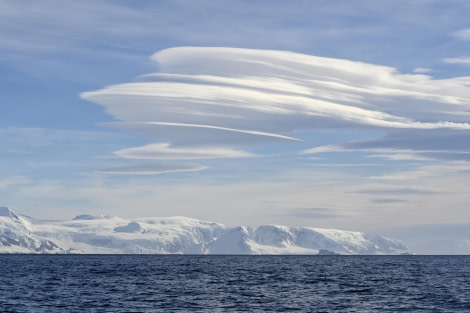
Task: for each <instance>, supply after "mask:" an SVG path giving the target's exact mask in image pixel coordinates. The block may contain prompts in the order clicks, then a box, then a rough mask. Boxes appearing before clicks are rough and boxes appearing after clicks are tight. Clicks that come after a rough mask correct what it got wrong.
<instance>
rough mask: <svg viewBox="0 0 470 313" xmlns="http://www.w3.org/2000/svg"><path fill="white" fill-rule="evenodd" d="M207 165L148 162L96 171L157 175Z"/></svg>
mask: <svg viewBox="0 0 470 313" xmlns="http://www.w3.org/2000/svg"><path fill="white" fill-rule="evenodd" d="M206 168H207V167H205V166H202V165H199V164H176V163H148V164H138V165H131V166H118V167H111V168H107V169H103V170H100V171H98V173H101V174H116V175H158V174H163V173H176V172H192V171H201V170H204V169H206Z"/></svg>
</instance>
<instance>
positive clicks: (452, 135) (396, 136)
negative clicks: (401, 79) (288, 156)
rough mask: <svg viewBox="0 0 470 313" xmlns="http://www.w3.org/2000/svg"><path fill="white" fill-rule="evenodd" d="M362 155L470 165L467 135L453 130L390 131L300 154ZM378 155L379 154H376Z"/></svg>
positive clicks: (466, 132)
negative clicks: (459, 162) (338, 153)
mask: <svg viewBox="0 0 470 313" xmlns="http://www.w3.org/2000/svg"><path fill="white" fill-rule="evenodd" d="M341 151H342V152H345V151H348V152H351V151H364V152H368V153H374V154H373V155H370V156H375V157H380V156H382V157H384V158H388V159H395V160H405V159H410V160H431V159H435V160H455V161H470V132H469V131H461V130H455V129H454V130H452V129H431V130H413V131H410V130H393V131H392V132H390V133H389V134H387V135H385V136H384V137H381V138H379V139H372V140H363V141H351V142H346V143H343V144H335V145H325V146H318V147H314V148H311V149H307V150H303V151H302V152H301V154H318V153H327V152H341ZM376 153H379V154H376Z"/></svg>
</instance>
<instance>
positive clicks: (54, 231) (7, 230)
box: [0, 207, 409, 254]
mask: <svg viewBox="0 0 470 313" xmlns="http://www.w3.org/2000/svg"><path fill="white" fill-rule="evenodd" d="M408 252H409V251H408V249H407V248H406V247H405V246H404V245H403V244H402V243H401V242H399V241H397V240H392V239H388V238H385V237H369V236H367V235H365V234H364V233H361V232H352V231H342V230H335V229H321V228H308V227H288V226H276V225H261V226H258V227H244V226H239V227H233V228H230V227H226V226H224V225H222V224H218V223H212V222H206V221H200V220H196V219H192V218H186V217H165V218H138V219H133V220H126V219H122V218H119V217H114V216H91V215H79V216H77V217H75V218H74V219H72V220H69V221H41V220H35V219H33V218H30V217H27V216H22V215H17V214H16V213H14V212H13V211H11V210H9V209H8V208H4V207H2V208H0V253H100V254H101V253H131V254H132V253H160V254H319V253H320V254H331V253H337V254H402V253H408Z"/></svg>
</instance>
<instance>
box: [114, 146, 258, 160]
mask: <svg viewBox="0 0 470 313" xmlns="http://www.w3.org/2000/svg"><path fill="white" fill-rule="evenodd" d="M115 153H116V155H118V156H120V157H122V158H127V159H157V160H158V159H170V160H171V159H172V160H187V159H218V158H246V157H253V156H255V155H254V154H252V153H249V152H245V151H242V150H236V149H230V148H223V147H218V148H211V147H199V148H175V147H171V146H170V144H168V143H156V144H150V145H146V146H142V147H136V148H128V149H124V150H119V151H116V152H115Z"/></svg>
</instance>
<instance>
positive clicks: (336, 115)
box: [81, 47, 470, 159]
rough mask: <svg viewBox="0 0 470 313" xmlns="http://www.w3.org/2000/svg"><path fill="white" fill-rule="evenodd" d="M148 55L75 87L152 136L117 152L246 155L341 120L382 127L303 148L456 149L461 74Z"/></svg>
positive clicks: (225, 56)
mask: <svg viewBox="0 0 470 313" xmlns="http://www.w3.org/2000/svg"><path fill="white" fill-rule="evenodd" d="M151 59H152V60H153V61H155V62H156V63H157V64H158V68H159V72H158V73H151V74H146V75H143V76H141V77H139V78H138V79H137V81H136V82H131V83H125V84H119V85H112V86H108V87H106V88H104V89H101V90H96V91H90V92H84V93H82V94H81V97H82V98H83V99H86V100H89V101H92V102H95V103H98V104H100V105H102V106H104V108H105V110H106V112H107V113H108V114H110V115H111V116H113V117H114V118H115V119H117V120H119V121H117V122H112V123H106V124H105V125H107V126H111V127H116V128H118V129H121V130H126V131H130V132H133V133H136V134H139V135H145V136H149V137H151V138H154V139H156V140H158V141H160V142H159V143H155V144H150V145H146V146H142V147H135V148H128V149H123V150H119V151H117V152H116V155H118V156H120V157H123V158H135V159H204V158H238V157H249V156H253V155H254V154H253V153H252V152H249V151H246V150H245V149H246V148H247V147H256V146H259V145H260V144H267V143H273V142H276V141H280V142H282V141H291V142H295V141H298V139H297V138H295V137H294V136H289V133H291V132H293V131H298V130H301V131H305V130H310V131H315V130H319V129H348V128H349V129H354V128H356V129H370V130H373V129H375V130H381V131H382V132H384V133H385V136H384V138H381V139H377V140H369V141H356V142H348V143H344V144H338V145H334V146H331V145H330V146H323V147H315V148H312V149H309V150H305V151H303V154H311V153H319V152H327V151H354V150H368V151H375V152H383V151H385V152H387V154H389V153H388V152H392V153H393V154H395V155H396V156H397V155H399V154H402V156H403V155H404V153H403V152H405V153H406V154H408V155H409V156H410V155H413V154H414V153H415V152H416V153H417V154H420V157H421V158H426V157H430V155H431V153H433V157H438V155H437V154H439V153H441V154H442V153H444V152H445V153H453V152H455V153H457V154H456V156H459V155H460V156H461V157H462V158H466V155H465V154H462V152H466V150H465V149H466V147H467V146H468V145H467V144H468V143H467V142H468V140H467V138H469V137H468V130H470V124H469V123H468V117H469V112H470V90H469V88H468V86H469V84H470V78H468V77H458V78H449V79H434V78H432V77H431V76H427V75H423V74H401V73H399V72H398V71H397V70H396V69H394V68H392V67H387V66H381V65H374V64H368V63H363V62H355V61H349V60H343V59H335V58H326V57H318V56H312V55H305V54H299V53H294V52H288V51H276V50H255V49H241V48H222V47H218V48H216V47H179V48H170V49H165V50H162V51H160V52H157V53H155V54H154V55H152V57H151ZM456 138H461V140H455V139H456ZM450 139H452V140H450ZM161 141H165V142H166V143H161ZM451 142H453V143H451ZM459 142H460V144H459ZM242 147H243V149H241V148H242ZM423 151H424V152H427V153H428V155H421V153H422V152H423ZM436 153H437V154H436ZM447 157H449V156H447ZM397 158H398V157H397Z"/></svg>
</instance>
